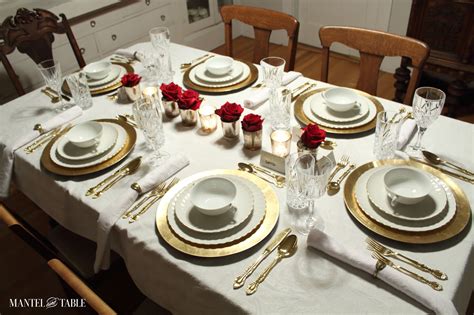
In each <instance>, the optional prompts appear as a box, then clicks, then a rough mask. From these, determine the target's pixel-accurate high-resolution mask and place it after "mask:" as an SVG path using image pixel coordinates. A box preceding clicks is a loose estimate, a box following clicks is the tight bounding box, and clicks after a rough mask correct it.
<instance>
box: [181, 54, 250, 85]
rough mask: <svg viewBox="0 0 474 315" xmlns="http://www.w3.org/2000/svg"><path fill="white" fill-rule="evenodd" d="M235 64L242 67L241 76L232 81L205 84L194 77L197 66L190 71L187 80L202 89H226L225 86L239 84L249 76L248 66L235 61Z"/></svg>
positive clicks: (205, 82)
mask: <svg viewBox="0 0 474 315" xmlns="http://www.w3.org/2000/svg"><path fill="white" fill-rule="evenodd" d="M235 63H238V64H239V65H240V66H241V67H242V74H241V75H240V76H238V77H237V78H236V79H234V80H230V81H226V82H219V83H213V82H207V81H204V80H201V79H199V78H198V77H197V76H196V70H197V68H198V67H199V66H196V67H194V68H192V69H191V71H190V72H189V79H190V80H191V82H193V83H194V84H197V85H200V86H204V87H210V88H220V87H226V86H231V85H234V84H237V83H240V82H242V81H244V80H245V79H247V78H248V76H249V75H250V68H249V66H247V65H246V64H245V63H243V62H241V61H237V60H235Z"/></svg>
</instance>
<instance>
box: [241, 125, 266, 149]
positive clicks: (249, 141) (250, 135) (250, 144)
mask: <svg viewBox="0 0 474 315" xmlns="http://www.w3.org/2000/svg"><path fill="white" fill-rule="evenodd" d="M244 148H245V149H247V150H251V151H256V150H260V149H261V148H262V129H260V130H257V131H245V130H244Z"/></svg>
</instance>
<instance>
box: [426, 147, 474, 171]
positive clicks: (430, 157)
mask: <svg viewBox="0 0 474 315" xmlns="http://www.w3.org/2000/svg"><path fill="white" fill-rule="evenodd" d="M421 152H422V153H423V156H424V157H425V158H426V159H427V160H428V161H430V162H431V163H433V164H434V165H440V164H446V165H448V166H451V168H454V169H456V170H458V171H460V172H462V173H464V174H466V175H469V176H474V173H473V172H469V171H468V170H466V169H464V168H462V167H460V166H458V165H456V164H453V163H451V162H449V161H445V160H443V159H441V158H440V157H439V156H437V155H436V154H434V153H432V152H430V151H421Z"/></svg>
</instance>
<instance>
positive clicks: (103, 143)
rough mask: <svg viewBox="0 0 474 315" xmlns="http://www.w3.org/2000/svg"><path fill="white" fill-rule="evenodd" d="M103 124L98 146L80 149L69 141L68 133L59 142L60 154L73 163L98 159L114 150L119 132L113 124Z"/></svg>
mask: <svg viewBox="0 0 474 315" xmlns="http://www.w3.org/2000/svg"><path fill="white" fill-rule="evenodd" d="M101 124H102V126H103V130H102V136H101V137H100V140H99V143H98V144H97V145H96V146H92V147H88V148H80V147H78V146H76V145H74V144H73V143H71V142H70V141H69V140H68V138H67V133H66V134H65V137H64V136H63V137H61V139H59V140H58V148H57V150H58V154H59V155H60V156H61V157H63V158H65V159H68V160H71V161H81V160H87V159H91V158H93V157H96V156H98V155H100V154H102V153H104V152H105V151H107V150H109V149H110V148H112V146H113V145H114V144H115V142H116V141H117V136H118V131H117V129H116V128H115V127H114V126H112V124H108V123H101Z"/></svg>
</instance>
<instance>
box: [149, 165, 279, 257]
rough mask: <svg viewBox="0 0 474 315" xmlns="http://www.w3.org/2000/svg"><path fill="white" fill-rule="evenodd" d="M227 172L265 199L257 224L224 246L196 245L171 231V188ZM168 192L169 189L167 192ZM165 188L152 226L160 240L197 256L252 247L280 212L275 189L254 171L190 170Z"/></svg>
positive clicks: (270, 226)
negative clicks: (154, 227)
mask: <svg viewBox="0 0 474 315" xmlns="http://www.w3.org/2000/svg"><path fill="white" fill-rule="evenodd" d="M224 174H230V175H235V176H239V177H242V178H244V179H246V180H249V181H251V182H252V183H254V184H255V185H257V187H258V188H259V189H260V190H261V191H262V193H263V195H264V197H265V202H266V211H265V217H264V219H263V221H262V222H261V223H260V225H259V226H257V228H256V229H255V231H254V232H253V233H250V235H248V236H247V237H246V238H244V239H242V240H241V241H239V242H236V243H235V244H234V243H232V244H230V245H227V246H205V245H198V244H190V243H188V242H185V241H183V240H181V239H180V238H178V237H177V236H176V235H175V234H174V233H173V231H172V230H171V228H170V226H169V224H168V219H167V213H168V211H167V210H168V207H169V204H170V202H171V200H172V199H173V197H174V195H175V192H178V191H180V190H181V189H182V188H184V187H186V186H187V185H188V184H189V183H191V182H193V181H195V180H197V179H199V178H202V177H205V176H213V175H224ZM170 192H171V193H170ZM170 192H168V193H167V194H166V195H165V196H164V197H163V199H162V200H161V202H160V204H159V205H158V208H157V211H156V227H157V229H158V233H159V235H160V236H161V238H163V240H164V241H165V242H166V243H167V244H168V245H170V246H171V247H173V248H174V249H176V250H178V251H180V252H182V253H185V254H188V255H191V256H197V257H207V258H211V257H224V256H229V255H233V254H237V253H240V252H243V251H245V250H247V249H250V248H252V247H253V246H255V245H257V244H258V243H260V242H261V241H262V240H263V239H265V237H267V236H268V235H269V234H270V233H271V231H272V230H273V228H274V227H275V225H276V223H277V221H278V217H279V214H280V206H279V201H278V197H277V195H276V193H275V191H274V190H273V189H272V187H271V185H269V184H268V183H266V182H265V181H263V180H261V179H259V178H258V177H256V176H255V175H252V174H249V173H246V172H243V171H239V170H224V169H217V170H210V171H204V172H200V173H197V174H194V175H192V176H190V177H187V178H185V179H184V180H181V181H180V182H179V183H178V184H176V185H175V186H174V187H173V188H172V189H171V190H170Z"/></svg>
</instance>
